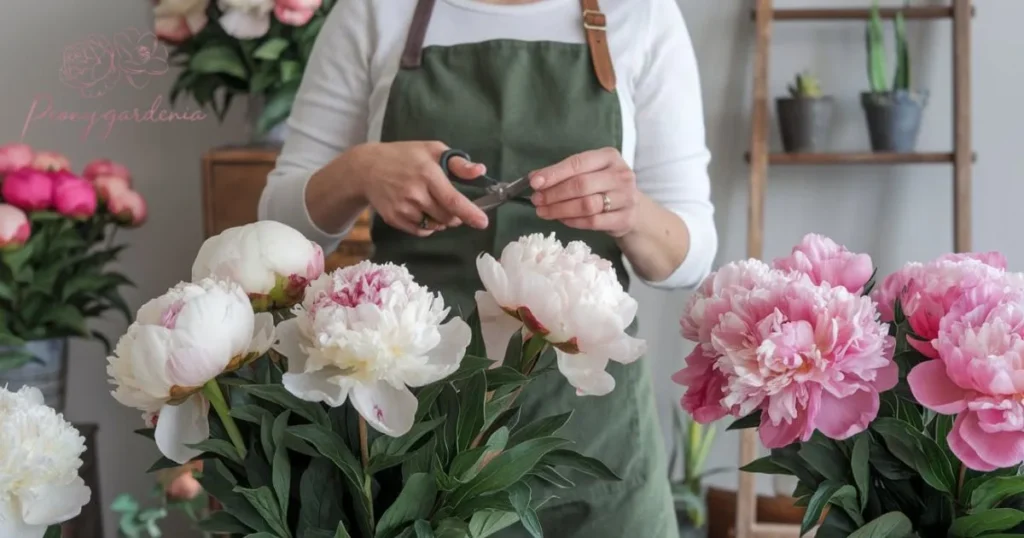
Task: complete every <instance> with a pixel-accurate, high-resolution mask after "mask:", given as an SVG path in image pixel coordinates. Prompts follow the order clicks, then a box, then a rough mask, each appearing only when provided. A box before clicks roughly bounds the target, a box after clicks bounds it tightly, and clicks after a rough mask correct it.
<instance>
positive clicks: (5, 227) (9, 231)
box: [0, 204, 32, 250]
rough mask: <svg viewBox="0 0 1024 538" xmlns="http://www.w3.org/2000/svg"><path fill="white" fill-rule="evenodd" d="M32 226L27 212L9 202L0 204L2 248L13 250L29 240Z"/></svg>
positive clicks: (0, 243)
mask: <svg viewBox="0 0 1024 538" xmlns="http://www.w3.org/2000/svg"><path fill="white" fill-rule="evenodd" d="M31 234H32V226H31V225H30V224H29V222H28V216H27V215H25V212H24V211H22V210H20V209H18V208H17V207H14V206H12V205H8V204H0V250H12V249H15V248H18V247H20V246H22V245H24V244H25V241H28V236H29V235H31Z"/></svg>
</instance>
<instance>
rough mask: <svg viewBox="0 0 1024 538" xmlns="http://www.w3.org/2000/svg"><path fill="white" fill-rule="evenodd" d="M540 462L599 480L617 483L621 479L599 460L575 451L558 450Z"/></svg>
mask: <svg viewBox="0 0 1024 538" xmlns="http://www.w3.org/2000/svg"><path fill="white" fill-rule="evenodd" d="M541 462H542V463H544V464H547V465H551V466H553V467H568V468H570V469H575V470H577V471H579V472H581V473H583V474H587V475H590V476H593V477H596V478H600V479H601V480H609V481H619V480H622V478H620V477H619V475H617V474H615V471H612V470H611V469H609V468H608V466H607V465H605V464H604V463H603V462H601V461H600V460H597V459H594V458H591V457H588V456H584V455H583V454H580V453H579V452H576V451H575V450H570V449H559V450H553V451H551V452H549V453H548V454H547V455H545V456H544V457H543V458H541Z"/></svg>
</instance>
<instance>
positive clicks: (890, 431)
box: [871, 418, 956, 493]
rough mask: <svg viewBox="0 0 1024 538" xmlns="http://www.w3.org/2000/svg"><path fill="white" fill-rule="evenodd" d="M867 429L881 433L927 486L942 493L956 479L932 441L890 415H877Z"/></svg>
mask: <svg viewBox="0 0 1024 538" xmlns="http://www.w3.org/2000/svg"><path fill="white" fill-rule="evenodd" d="M871 429H872V430H874V431H876V432H878V434H879V435H881V436H882V438H883V439H884V440H885V445H886V447H888V449H889V451H890V452H892V453H893V455H895V456H896V457H897V458H899V459H900V460H901V461H902V462H903V463H905V464H907V466H909V467H911V468H912V469H914V470H915V471H917V472H918V473H920V474H921V478H922V479H924V481H925V482H927V483H928V485H929V486H931V487H933V488H935V489H937V490H939V491H942V492H943V493H951V492H952V491H953V486H954V484H955V483H956V477H955V476H954V475H953V468H952V467H951V466H950V462H949V460H947V459H946V455H945V453H944V452H943V451H942V449H941V448H939V445H937V444H935V441H933V440H931V439H930V438H928V437H926V436H925V435H924V434H922V433H921V432H920V431H917V430H914V429H912V428H911V427H910V426H909V425H908V424H907V423H906V422H903V421H900V420H897V419H894V418H878V419H876V420H875V421H874V422H873V423H872V424H871Z"/></svg>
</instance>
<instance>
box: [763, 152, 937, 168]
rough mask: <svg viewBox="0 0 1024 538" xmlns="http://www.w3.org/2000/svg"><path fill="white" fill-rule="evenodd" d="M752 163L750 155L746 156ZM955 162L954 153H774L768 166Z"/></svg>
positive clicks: (769, 158)
mask: <svg viewBox="0 0 1024 538" xmlns="http://www.w3.org/2000/svg"><path fill="white" fill-rule="evenodd" d="M745 158H746V160H747V162H750V153H747V154H746V155H745ZM952 162H954V158H953V154H952V153H940V152H935V153H870V152H868V153H772V154H769V155H768V164H777V165H797V164H807V165H827V164H928V163H933V164H943V163H947V164H948V163H952Z"/></svg>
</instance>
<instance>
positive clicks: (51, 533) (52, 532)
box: [43, 525, 61, 538]
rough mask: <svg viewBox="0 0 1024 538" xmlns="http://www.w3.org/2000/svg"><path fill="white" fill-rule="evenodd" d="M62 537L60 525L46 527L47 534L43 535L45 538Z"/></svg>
mask: <svg viewBox="0 0 1024 538" xmlns="http://www.w3.org/2000/svg"><path fill="white" fill-rule="evenodd" d="M60 536H61V528H60V525H50V526H49V527H46V533H45V534H43V538H60Z"/></svg>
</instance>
